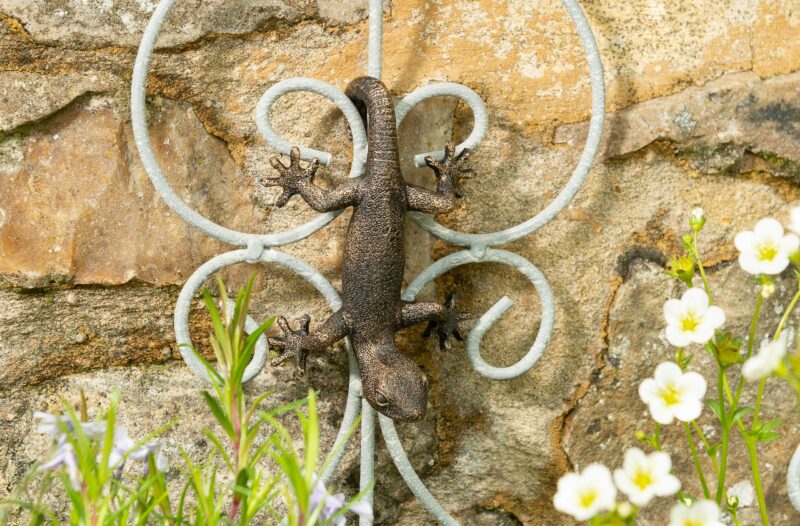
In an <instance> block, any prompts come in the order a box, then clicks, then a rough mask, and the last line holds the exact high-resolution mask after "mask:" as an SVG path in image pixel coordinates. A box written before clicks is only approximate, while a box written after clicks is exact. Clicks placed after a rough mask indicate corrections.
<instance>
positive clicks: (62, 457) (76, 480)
mask: <svg viewBox="0 0 800 526" xmlns="http://www.w3.org/2000/svg"><path fill="white" fill-rule="evenodd" d="M61 466H65V467H66V468H67V473H68V474H69V481H70V484H72V487H73V488H75V489H77V488H80V486H81V476H80V471H79V470H78V459H77V457H76V456H75V449H74V448H73V447H72V444H70V443H69V442H65V443H63V444H61V445H60V446H58V448H57V449H56V451H55V453H54V454H53V458H51V459H50V460H49V461H47V462H46V463H44V464H42V465H41V466H39V468H38V471H48V470H52V469H57V468H60V467H61Z"/></svg>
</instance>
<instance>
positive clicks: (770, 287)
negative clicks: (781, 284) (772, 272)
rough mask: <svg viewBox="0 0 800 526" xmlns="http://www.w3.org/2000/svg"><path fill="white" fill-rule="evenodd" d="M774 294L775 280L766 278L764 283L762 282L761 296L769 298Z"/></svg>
mask: <svg viewBox="0 0 800 526" xmlns="http://www.w3.org/2000/svg"><path fill="white" fill-rule="evenodd" d="M773 294H775V282H774V281H772V280H770V281H766V280H765V281H764V283H762V284H761V297H762V298H764V299H767V298H769V297H770V296H772V295H773Z"/></svg>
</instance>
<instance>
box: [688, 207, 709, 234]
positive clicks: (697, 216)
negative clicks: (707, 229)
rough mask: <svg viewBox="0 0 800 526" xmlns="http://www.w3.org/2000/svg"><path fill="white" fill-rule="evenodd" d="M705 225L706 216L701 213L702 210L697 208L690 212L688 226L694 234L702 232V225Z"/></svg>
mask: <svg viewBox="0 0 800 526" xmlns="http://www.w3.org/2000/svg"><path fill="white" fill-rule="evenodd" d="M705 224H706V216H705V214H704V213H703V209H702V208H700V207H697V208H695V209H693V210H692V213H691V214H689V226H691V227H692V230H693V231H695V232H700V231H701V230H703V225H705Z"/></svg>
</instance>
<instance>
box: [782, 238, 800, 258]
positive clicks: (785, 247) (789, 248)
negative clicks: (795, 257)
mask: <svg viewBox="0 0 800 526" xmlns="http://www.w3.org/2000/svg"><path fill="white" fill-rule="evenodd" d="M780 245H781V251H782V252H783V253H784V254H786V255H791V254H792V253H793V252H797V249H798V248H800V237H797V236H796V235H794V234H786V235H785V236H783V239H782V240H781V243H780Z"/></svg>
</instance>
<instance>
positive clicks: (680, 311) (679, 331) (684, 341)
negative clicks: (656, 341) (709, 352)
mask: <svg viewBox="0 0 800 526" xmlns="http://www.w3.org/2000/svg"><path fill="white" fill-rule="evenodd" d="M664 319H665V320H666V321H667V330H666V335H667V341H668V342H669V343H671V344H672V345H674V346H675V347H686V346H687V345H689V344H690V343H700V344H705V343H707V342H708V340H710V339H711V338H713V336H714V331H715V330H716V329H718V328H720V327H721V326H722V324H723V323H725V311H723V310H722V309H720V308H719V307H717V306H714V305H709V304H708V294H706V291H704V290H703V289H698V288H691V289H689V290H687V291H686V292H684V293H683V296H681V299H679V300H678V299H675V298H673V299H670V300H667V301H666V303H664Z"/></svg>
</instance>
